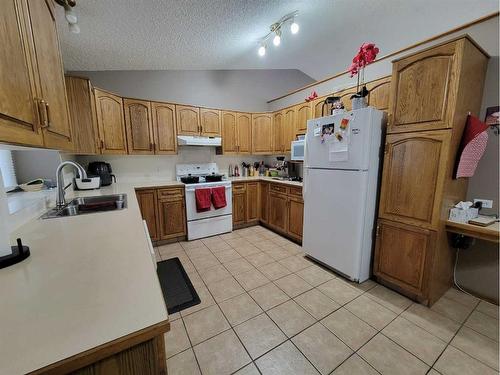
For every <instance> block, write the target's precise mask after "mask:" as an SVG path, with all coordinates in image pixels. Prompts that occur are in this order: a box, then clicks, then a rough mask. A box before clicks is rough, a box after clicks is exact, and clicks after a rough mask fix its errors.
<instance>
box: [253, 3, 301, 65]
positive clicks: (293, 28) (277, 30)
mask: <svg viewBox="0 0 500 375" xmlns="http://www.w3.org/2000/svg"><path fill="white" fill-rule="evenodd" d="M298 14H299V11H298V10H296V11H294V12H292V13H289V14H287V15H285V16H283V17H281V18H280V20H279V21H278V22H275V23H273V24H272V25H271V26H270V27H269V29H270V31H269V33H268V34H267V35H266V36H264V37H263V38H261V39H260V41H259V44H260V47H259V49H258V53H259V56H261V57H263V56H265V54H266V48H267V41H268V40H269V39H270V38H271V37H272V39H273V44H274V46H275V47H278V46H279V45H280V44H281V38H282V27H283V25H285V24H287V23H290V32H291V33H292V34H297V33H298V32H299V25H298V23H297V22H295V18H296V17H297V16H298Z"/></svg>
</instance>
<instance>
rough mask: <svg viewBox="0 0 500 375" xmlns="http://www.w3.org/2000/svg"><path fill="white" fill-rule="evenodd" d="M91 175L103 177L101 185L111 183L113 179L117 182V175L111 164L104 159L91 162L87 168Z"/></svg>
mask: <svg viewBox="0 0 500 375" xmlns="http://www.w3.org/2000/svg"><path fill="white" fill-rule="evenodd" d="M87 171H88V174H89V175H94V176H99V177H100V178H101V186H108V185H111V183H112V182H113V180H114V181H115V183H116V176H115V175H114V174H113V170H112V169H111V164H109V163H106V162H104V161H93V162H90V163H89V167H88V168H87Z"/></svg>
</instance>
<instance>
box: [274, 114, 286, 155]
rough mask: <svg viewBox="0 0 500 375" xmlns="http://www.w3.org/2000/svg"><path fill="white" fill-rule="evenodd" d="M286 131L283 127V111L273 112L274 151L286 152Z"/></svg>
mask: <svg viewBox="0 0 500 375" xmlns="http://www.w3.org/2000/svg"><path fill="white" fill-rule="evenodd" d="M284 138H285V132H284V129H283V113H282V112H275V113H274V114H273V151H274V152H275V153H281V152H284V148H285V140H284Z"/></svg>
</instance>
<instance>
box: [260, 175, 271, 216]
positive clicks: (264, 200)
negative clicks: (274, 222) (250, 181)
mask: <svg viewBox="0 0 500 375" xmlns="http://www.w3.org/2000/svg"><path fill="white" fill-rule="evenodd" d="M268 201H269V182H264V181H261V182H260V184H259V203H260V210H259V215H260V216H259V219H260V222H261V223H263V224H267V223H268V219H269V202H268Z"/></svg>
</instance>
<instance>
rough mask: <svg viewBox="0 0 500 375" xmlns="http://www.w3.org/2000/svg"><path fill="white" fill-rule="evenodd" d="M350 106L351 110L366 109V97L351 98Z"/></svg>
mask: <svg viewBox="0 0 500 375" xmlns="http://www.w3.org/2000/svg"><path fill="white" fill-rule="evenodd" d="M351 106H352V109H353V110H355V109H361V108H366V107H368V101H367V100H366V96H361V97H353V98H351Z"/></svg>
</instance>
